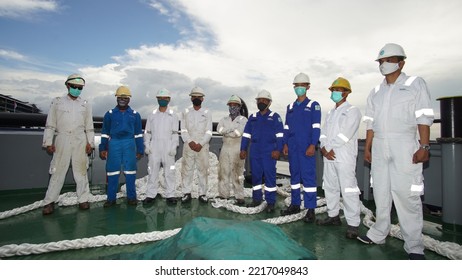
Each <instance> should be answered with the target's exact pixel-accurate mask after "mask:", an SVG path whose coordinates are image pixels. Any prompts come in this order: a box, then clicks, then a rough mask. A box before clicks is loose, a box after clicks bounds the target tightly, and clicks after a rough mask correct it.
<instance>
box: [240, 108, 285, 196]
mask: <svg viewBox="0 0 462 280" xmlns="http://www.w3.org/2000/svg"><path fill="white" fill-rule="evenodd" d="M283 136H284V133H283V125H282V120H281V117H280V116H279V114H278V113H276V112H271V111H270V110H268V112H267V113H266V114H265V115H264V116H262V115H261V113H260V112H257V113H254V114H252V115H251V116H250V117H249V120H248V121H247V124H246V125H245V128H244V134H243V135H242V141H241V151H247V148H248V146H249V144H250V142H251V143H252V144H251V145H250V153H249V158H250V168H251V172H252V186H253V187H252V190H253V192H252V199H253V200H255V201H261V200H262V199H263V198H262V197H263V192H262V187H263V186H262V184H263V177H264V178H265V200H266V202H267V203H268V204H270V205H271V204H272V205H274V203H276V190H277V188H276V160H275V159H273V158H271V152H273V151H279V152H281V151H282V141H283Z"/></svg>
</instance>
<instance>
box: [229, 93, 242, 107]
mask: <svg viewBox="0 0 462 280" xmlns="http://www.w3.org/2000/svg"><path fill="white" fill-rule="evenodd" d="M229 103H236V104H239V105H241V104H242V102H241V99H240V98H239V96H237V95H231V97H230V98H229V99H228V103H226V105H229Z"/></svg>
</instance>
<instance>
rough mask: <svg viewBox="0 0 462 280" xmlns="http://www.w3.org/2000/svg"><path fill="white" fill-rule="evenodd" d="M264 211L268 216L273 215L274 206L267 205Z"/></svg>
mask: <svg viewBox="0 0 462 280" xmlns="http://www.w3.org/2000/svg"><path fill="white" fill-rule="evenodd" d="M265 211H266V213H268V214H271V213H274V204H268V205H267V206H266V208H265Z"/></svg>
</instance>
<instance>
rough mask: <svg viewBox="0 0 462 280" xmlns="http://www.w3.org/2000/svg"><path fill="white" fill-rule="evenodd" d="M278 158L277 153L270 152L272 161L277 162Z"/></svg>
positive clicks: (278, 154)
mask: <svg viewBox="0 0 462 280" xmlns="http://www.w3.org/2000/svg"><path fill="white" fill-rule="evenodd" d="M279 156H280V153H279V151H272V152H271V158H272V159H275V160H278V159H279Z"/></svg>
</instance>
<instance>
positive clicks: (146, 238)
mask: <svg viewBox="0 0 462 280" xmlns="http://www.w3.org/2000/svg"><path fill="white" fill-rule="evenodd" d="M180 160H181V159H180ZM180 160H178V161H177V163H176V170H177V182H181V180H180V172H181V161H180ZM217 162H218V161H217V158H216V156H215V155H214V154H213V153H210V163H211V164H210V170H209V171H210V174H211V175H210V176H209V178H208V179H209V185H210V186H214V187H212V188H210V189H209V190H208V193H207V197H209V198H215V197H216V196H217V192H216V188H217V175H216V174H218V173H217V172H216V171H217V165H218V164H217ZM160 173H161V174H160V176H159V178H160V182H159V183H160V187H159V193H161V194H162V193H163V192H164V191H165V180H164V178H163V172H162V170H160ZM278 182H279V184H280V185H281V184H282V185H283V186H282V187H278V188H277V193H278V194H279V195H282V196H285V197H286V199H285V204H286V205H289V204H290V198H289V196H290V192H289V191H290V183H288V182H289V181H288V179H279V181H278ZM210 183H211V184H210ZM146 184H147V176H146V177H144V178H140V179H137V180H136V185H137V194H138V197H139V198H140V199H143V198H144V197H146ZM194 184H195V185H198V178H197V174H196V175H195V177H194ZM180 190H181V189H180V188H179V185H177V194H179V195H181V193H180ZM251 192H252V191H251V190H250V189H245V196H246V197H249V196H251ZM179 195H178V196H179ZM125 196H126V190H125V185H124V186H122V188H121V192H119V193H118V194H117V198H122V197H125ZM193 197H198V195H197V192H196V193H193ZM302 198H303V196H302ZM104 200H106V195H92V196H90V200H89V202H98V201H104ZM42 203H43V201H42V200H40V201H37V202H34V203H32V204H30V205H26V206H23V207H19V208H15V209H12V210H8V211H5V212H0V220H1V219H6V218H9V217H12V216H15V215H20V214H23V213H26V212H28V211H32V210H35V209H37V208H40V207H41V206H43V205H42ZM57 203H58V205H59V206H71V205H76V204H78V202H77V195H76V193H75V192H69V193H64V194H62V195H60V196H59V199H58V201H57ZM325 204H326V203H325V199H324V198H318V200H317V206H318V207H317V208H316V209H315V213H316V214H321V213H325V212H326V211H327V207H326V206H323V205H325ZM266 205H267V204H266V202H263V203H262V204H260V205H259V206H257V207H240V206H237V205H235V204H234V201H233V200H226V199H214V201H213V202H212V206H213V207H215V208H225V209H227V210H229V211H232V212H235V213H240V214H247V215H252V214H257V213H260V212H262V211H263V210H264V209H265V208H266ZM340 207H341V208H342V209H343V207H344V206H343V203H342V202H341V203H340ZM302 209H303V203H302ZM305 213H306V210H303V211H301V212H300V213H297V214H293V215H287V216H280V217H275V218H270V219H266V220H263V222H267V223H271V224H275V225H279V224H286V223H291V222H295V221H298V220H300V219H302V218H303V217H304V215H305ZM361 213H362V214H364V218H363V224H364V225H365V226H366V227H371V226H372V225H373V224H374V221H373V220H374V219H375V218H374V215H373V213H372V211H371V210H369V209H368V208H366V207H365V206H364V205H363V204H362V203H361ZM180 230H181V228H177V229H173V230H166V231H152V232H145V233H136V234H121V235H114V234H112V235H106V236H103V235H100V236H95V237H90V238H81V239H74V240H62V241H58V242H50V243H42V244H30V243H23V244H19V245H17V244H10V245H4V246H1V247H0V258H4V257H11V256H21V255H30V254H43V253H49V252H55V251H66V250H73V249H83V248H96V247H102V246H119V245H128V244H138V243H143V242H152V241H159V240H163V239H166V238H169V237H171V236H173V235H175V234H177V233H178V232H179V231H180ZM389 235H390V236H392V237H396V238H398V239H401V240H402V239H403V237H402V234H401V231H400V227H399V225H392V227H391V230H390V234H389ZM423 241H424V245H425V248H426V249H428V250H431V251H434V252H436V253H438V254H440V255H442V256H445V257H447V258H449V259H454V260H462V246H461V245H459V244H457V243H453V242H442V241H438V240H435V239H433V238H431V237H429V236H426V235H424V236H423Z"/></svg>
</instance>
